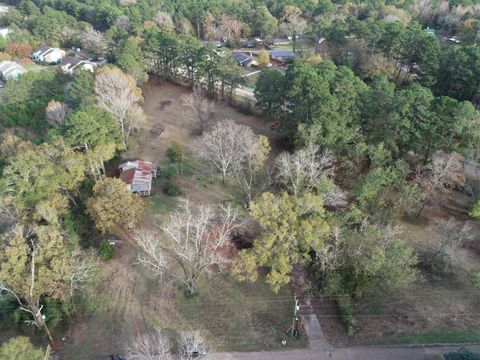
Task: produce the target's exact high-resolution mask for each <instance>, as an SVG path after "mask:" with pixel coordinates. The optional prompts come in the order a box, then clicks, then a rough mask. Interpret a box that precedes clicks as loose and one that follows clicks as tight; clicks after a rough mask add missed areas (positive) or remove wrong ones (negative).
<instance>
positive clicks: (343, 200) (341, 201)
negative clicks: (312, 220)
mask: <svg viewBox="0 0 480 360" xmlns="http://www.w3.org/2000/svg"><path fill="white" fill-rule="evenodd" d="M323 204H324V205H325V206H327V207H330V208H344V207H345V206H347V205H348V198H347V193H346V192H345V191H343V190H342V189H340V187H338V186H336V185H335V184H334V186H333V188H332V189H330V190H329V191H326V192H325V193H323Z"/></svg>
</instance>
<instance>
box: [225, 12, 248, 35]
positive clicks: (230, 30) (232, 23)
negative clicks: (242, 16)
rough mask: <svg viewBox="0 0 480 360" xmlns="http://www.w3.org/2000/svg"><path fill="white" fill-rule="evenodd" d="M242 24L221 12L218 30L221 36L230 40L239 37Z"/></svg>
mask: <svg viewBox="0 0 480 360" xmlns="http://www.w3.org/2000/svg"><path fill="white" fill-rule="evenodd" d="M242 27H243V24H242V22H241V21H238V20H236V19H234V18H232V17H230V16H228V15H227V14H222V17H221V18H220V31H221V32H222V34H223V36H224V37H226V38H227V39H230V40H236V39H239V38H240V35H241V32H242Z"/></svg>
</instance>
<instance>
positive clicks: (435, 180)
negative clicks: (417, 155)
mask: <svg viewBox="0 0 480 360" xmlns="http://www.w3.org/2000/svg"><path fill="white" fill-rule="evenodd" d="M417 182H418V183H419V185H420V187H421V188H422V189H423V191H424V192H425V199H424V201H423V204H422V206H421V207H420V210H419V212H418V216H420V215H421V213H422V211H423V209H424V208H425V205H426V204H427V203H428V202H429V201H431V200H433V199H434V198H435V196H436V195H437V194H442V193H443V194H444V193H446V192H448V191H449V190H451V189H452V188H453V187H455V186H462V184H465V174H464V172H463V166H462V164H461V162H460V161H459V160H458V158H457V156H456V154H455V153H452V154H445V153H437V154H435V156H434V157H433V159H432V163H431V164H429V165H427V166H425V167H423V168H420V169H418V170H417Z"/></svg>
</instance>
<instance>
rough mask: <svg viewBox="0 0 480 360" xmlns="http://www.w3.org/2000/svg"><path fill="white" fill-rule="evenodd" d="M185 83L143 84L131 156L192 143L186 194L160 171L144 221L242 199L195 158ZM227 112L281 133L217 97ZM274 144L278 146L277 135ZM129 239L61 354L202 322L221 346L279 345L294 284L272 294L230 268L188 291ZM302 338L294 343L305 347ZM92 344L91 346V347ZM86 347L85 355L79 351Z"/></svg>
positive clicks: (221, 114) (111, 347)
mask: <svg viewBox="0 0 480 360" xmlns="http://www.w3.org/2000/svg"><path fill="white" fill-rule="evenodd" d="M186 91H187V90H186V89H184V88H182V87H179V86H175V85H172V84H169V83H164V84H162V83H159V82H156V81H152V82H151V83H149V84H148V85H147V87H146V88H145V92H144V95H145V110H146V113H147V115H148V118H149V121H148V123H147V124H146V126H145V129H144V130H142V131H141V132H139V133H138V134H136V135H135V139H134V145H133V146H132V148H131V149H130V150H129V152H128V153H127V154H126V157H127V158H141V159H145V160H154V161H157V162H158V164H159V166H160V169H161V168H162V166H164V165H165V150H166V149H167V148H168V146H169V145H170V142H171V141H172V140H175V141H178V142H180V143H182V144H183V145H184V146H185V147H186V149H187V155H186V158H185V164H184V173H183V176H181V177H179V186H180V189H181V192H182V194H181V195H180V196H178V197H170V196H167V195H165V194H164V192H163V185H164V180H163V179H162V177H161V176H160V177H159V178H157V179H156V181H155V184H154V190H153V194H152V196H150V197H147V198H145V203H146V206H147V211H146V215H145V218H144V221H143V226H146V227H150V228H152V227H155V225H157V226H158V225H160V224H162V223H163V222H164V221H166V220H167V218H168V214H169V212H171V211H172V210H174V209H175V208H176V207H177V205H178V204H179V202H180V201H181V200H182V199H184V198H185V197H188V198H189V200H190V201H191V202H195V203H205V202H208V203H218V202H221V201H225V200H227V201H232V202H233V203H239V202H241V200H242V195H241V193H240V191H239V189H238V188H237V187H236V186H234V184H233V183H232V184H230V183H228V184H227V185H221V184H220V183H219V182H218V181H211V174H210V172H209V171H208V166H207V165H206V164H205V163H204V162H202V161H201V160H199V159H198V158H196V157H195V156H194V155H193V153H194V141H195V138H196V137H197V136H198V135H197V133H198V129H197V126H196V123H195V122H193V121H191V120H189V119H188V118H185V117H182V114H183V109H182V107H181V102H180V97H181V95H183V94H184V93H186ZM222 118H230V119H234V120H235V121H238V122H241V123H243V124H248V125H249V126H251V127H252V128H253V129H254V131H256V132H257V133H260V134H264V135H267V136H269V137H270V138H271V139H273V141H274V142H275V141H276V137H275V135H274V133H273V132H272V131H271V130H270V128H269V124H267V123H264V122H263V120H262V119H261V118H258V117H254V116H246V115H242V114H240V113H238V112H237V111H235V110H234V109H232V108H229V107H226V106H223V105H219V110H218V111H217V113H216V116H215V121H217V120H219V119H222ZM273 147H274V151H275V152H277V153H278V152H279V151H280V148H279V147H278V146H277V145H276V144H275V143H274V144H273ZM122 238H123V239H124V240H125V246H124V247H123V248H122V249H120V250H118V254H117V256H116V257H115V258H113V259H112V260H110V261H108V262H105V263H102V271H101V273H102V274H101V281H100V282H99V283H98V284H97V286H96V289H95V291H93V292H92V294H91V295H90V297H89V299H88V304H89V306H88V309H89V311H88V312H87V314H85V316H84V317H82V319H79V322H78V323H77V324H72V325H73V326H71V328H72V330H71V331H70V333H68V334H67V336H66V343H65V345H64V348H63V351H62V357H61V358H62V359H68V360H83V359H85V360H87V359H88V360H91V359H92V358H94V356H98V355H109V354H114V353H117V352H119V353H121V352H122V350H123V349H124V348H125V346H126V345H127V344H128V342H129V341H131V340H132V338H133V337H134V336H135V334H137V333H139V332H144V331H149V330H152V329H154V328H162V329H165V330H166V331H167V333H168V334H169V335H171V336H172V338H173V337H174V336H175V334H176V332H177V331H179V330H183V329H200V330H202V331H203V332H204V333H205V336H206V337H207V339H208V343H209V344H210V346H211V348H212V349H214V350H216V351H229V350H236V351H246V350H260V349H262V350H266V349H276V348H280V347H281V340H282V339H283V338H284V337H285V334H284V332H285V331H286V330H287V329H288V327H289V326H290V324H291V319H292V318H291V316H292V311H293V297H292V294H291V291H290V289H289V288H285V289H283V290H282V291H281V292H280V293H279V294H274V293H273V292H272V291H271V290H270V289H269V288H268V286H267V285H266V284H265V283H264V281H262V280H261V279H259V280H258V281H257V282H256V283H239V282H237V281H236V280H234V279H232V278H231V277H230V276H229V275H227V274H217V275H215V276H214V277H213V278H205V279H203V280H202V284H201V286H200V294H199V295H198V296H197V297H195V298H189V297H186V296H185V294H184V292H183V289H182V288H178V287H177V286H175V285H173V284H172V283H169V282H168V281H167V280H160V279H158V278H155V277H154V276H153V275H152V274H151V273H149V272H148V271H147V270H146V269H144V268H143V267H141V266H139V265H138V264H136V257H137V252H138V249H137V248H136V245H135V244H134V243H133V241H132V240H131V238H130V236H129V235H128V234H124V236H123V237H122ZM305 345H306V339H305V338H300V339H299V340H296V341H294V342H292V343H288V344H287V346H289V347H304V346H305ZM87 348H88V349H87ZM80 349H82V351H81V355H79V353H80V351H79V350H80Z"/></svg>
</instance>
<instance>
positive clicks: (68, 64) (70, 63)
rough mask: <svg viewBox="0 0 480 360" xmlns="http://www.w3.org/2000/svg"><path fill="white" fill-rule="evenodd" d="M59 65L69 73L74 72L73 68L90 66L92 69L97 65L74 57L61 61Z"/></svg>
mask: <svg viewBox="0 0 480 360" xmlns="http://www.w3.org/2000/svg"><path fill="white" fill-rule="evenodd" d="M60 65H61V66H62V67H63V68H66V69H68V70H69V71H73V70H75V68H77V67H79V66H80V65H91V66H92V67H93V68H96V67H97V64H95V63H94V62H91V61H89V60H84V59H83V58H82V57H80V56H75V57H67V58H65V59H63V61H62V62H61V63H60Z"/></svg>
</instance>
